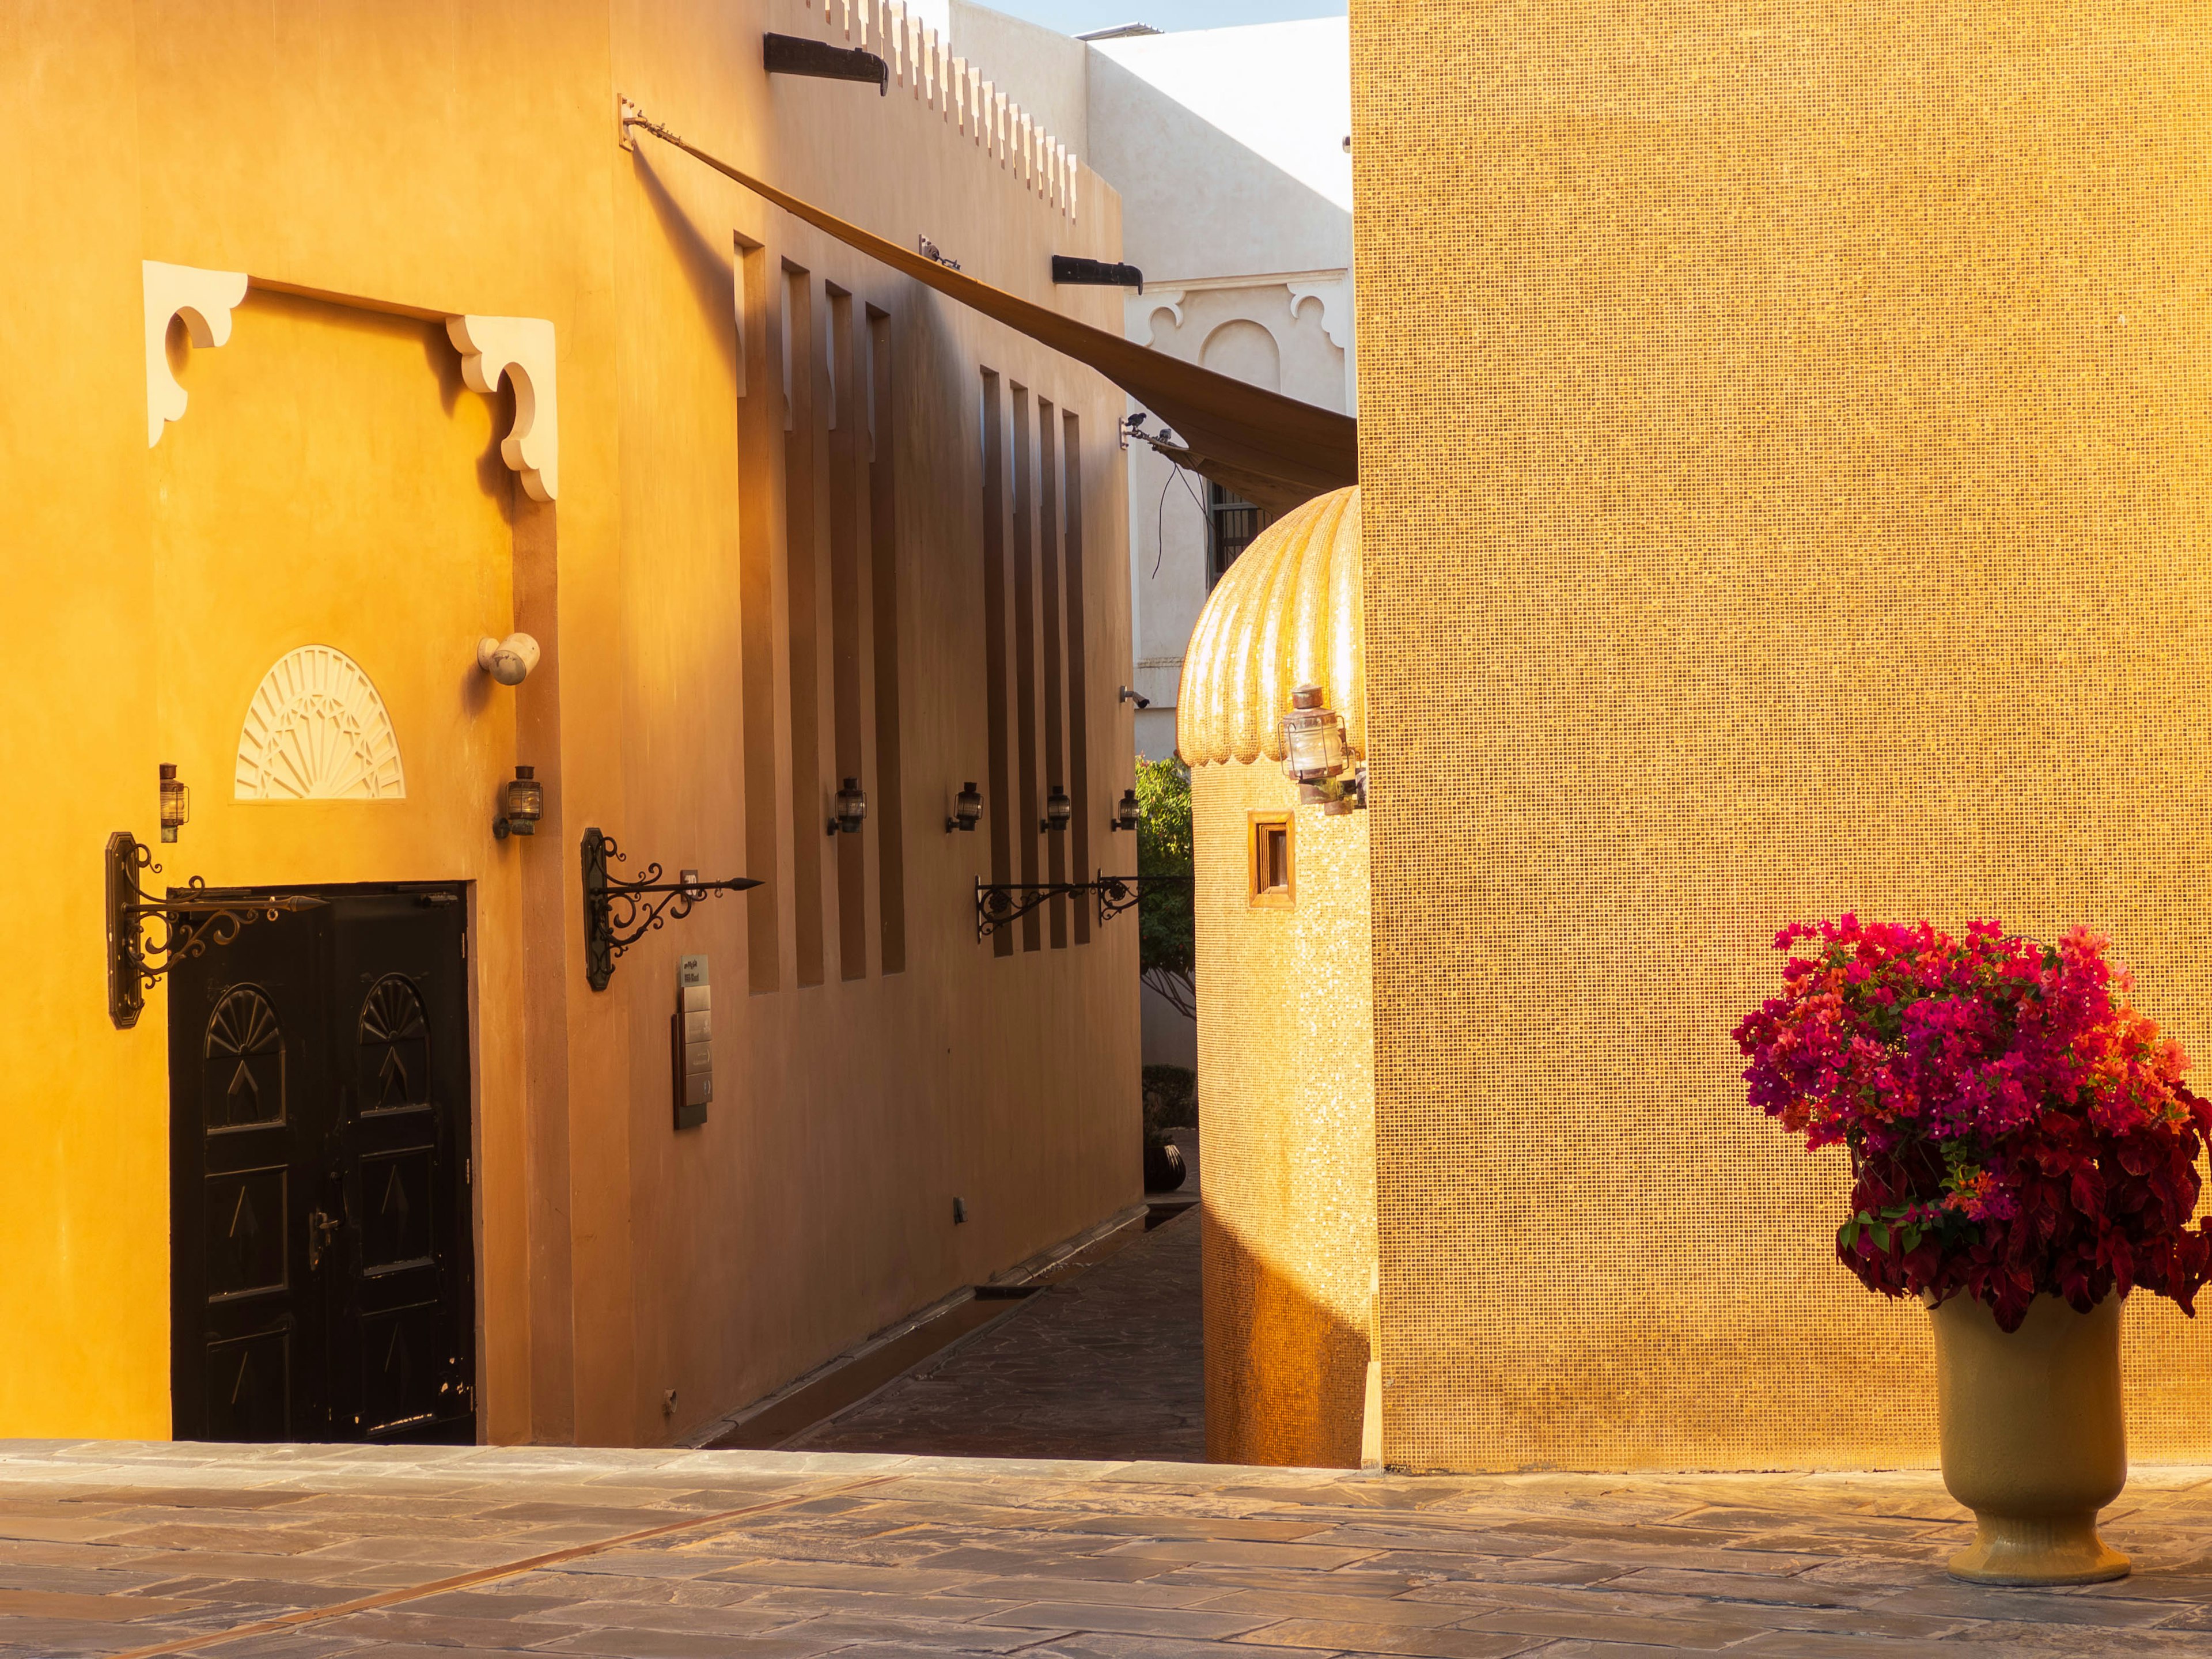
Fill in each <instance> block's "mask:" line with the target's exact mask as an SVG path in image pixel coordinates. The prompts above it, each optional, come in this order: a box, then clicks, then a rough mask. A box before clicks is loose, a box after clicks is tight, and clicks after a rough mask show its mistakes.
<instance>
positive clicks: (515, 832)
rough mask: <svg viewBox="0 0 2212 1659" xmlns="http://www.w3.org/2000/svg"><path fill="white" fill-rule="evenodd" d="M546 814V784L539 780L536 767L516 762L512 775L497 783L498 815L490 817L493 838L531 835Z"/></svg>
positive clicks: (497, 839)
mask: <svg viewBox="0 0 2212 1659" xmlns="http://www.w3.org/2000/svg"><path fill="white" fill-rule="evenodd" d="M544 816H545V786H544V784H542V783H540V782H538V769H537V768H536V767H534V766H518V767H516V768H515V769H514V775H513V777H512V778H509V779H508V780H507V781H506V782H505V783H503V784H501V786H500V790H499V815H498V816H497V817H495V818H493V819H492V821H491V833H492V838H493V839H494V840H495V841H505V840H506V839H507V837H508V836H534V835H536V834H537V833H538V819H540V818H542V817H544Z"/></svg>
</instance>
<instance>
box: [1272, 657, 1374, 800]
mask: <svg viewBox="0 0 2212 1659" xmlns="http://www.w3.org/2000/svg"><path fill="white" fill-rule="evenodd" d="M1321 698H1322V690H1321V687H1319V686H1318V685H1301V686H1299V687H1297V689H1296V690H1293V691H1292V692H1291V712H1290V713H1289V714H1285V715H1284V716H1283V775H1285V777H1288V778H1291V779H1292V780H1294V781H1296V782H1297V786H1298V799H1299V800H1300V801H1301V802H1303V803H1304V804H1306V805H1316V804H1318V805H1322V806H1323V807H1325V808H1326V809H1327V810H1328V811H1330V812H1331V813H1337V812H1349V811H1354V810H1355V809H1357V808H1358V807H1361V806H1364V805H1366V804H1367V791H1366V779H1365V776H1364V772H1365V769H1364V767H1363V768H1361V769H1359V771H1358V773H1354V771H1353V769H1352V754H1351V751H1350V750H1349V749H1347V748H1346V745H1345V741H1344V716H1343V715H1341V714H1338V713H1337V712H1336V711H1335V710H1334V709H1333V708H1324V707H1322V700H1321Z"/></svg>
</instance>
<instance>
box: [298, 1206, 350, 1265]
mask: <svg viewBox="0 0 2212 1659" xmlns="http://www.w3.org/2000/svg"><path fill="white" fill-rule="evenodd" d="M344 1225H345V1217H344V1216H343V1215H325V1214H324V1213H323V1212H321V1211H320V1210H311V1211H309V1212H307V1271H308V1272H309V1273H313V1272H314V1271H315V1269H316V1268H318V1267H321V1266H322V1265H323V1256H324V1255H325V1252H327V1251H328V1250H329V1249H331V1246H332V1243H333V1241H332V1239H331V1234H333V1233H335V1232H337V1230H338V1229H339V1228H341V1227H343V1226H344Z"/></svg>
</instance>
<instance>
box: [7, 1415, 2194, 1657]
mask: <svg viewBox="0 0 2212 1659" xmlns="http://www.w3.org/2000/svg"><path fill="white" fill-rule="evenodd" d="M2208 1498H2212V1469H2195V1470H2177V1469H2166V1470H2146V1471H2139V1472H2138V1473H2137V1474H2136V1480H2135V1482H2134V1484H2133V1485H2132V1486H2130V1489H2129V1491H2128V1492H2127V1493H2126V1494H2125V1495H2124V1498H2123V1501H2122V1502H2121V1503H2120V1504H2118V1505H2117V1506H2116V1507H2115V1508H2114V1509H2113V1510H2111V1511H2109V1512H2108V1514H2107V1527H2106V1529H2107V1533H2108V1535H2109V1536H2110V1538H2111V1539H2112V1541H2113V1542H2114V1543H2115V1544H2117V1545H2118V1546H2119V1547H2122V1548H2124V1549H2126V1550H2129V1551H2131V1552H2133V1553H2135V1556H2136V1561H2137V1563H2138V1565H2139V1567H2140V1568H2141V1569H2142V1570H2141V1571H2138V1573H2137V1574H2136V1577H2134V1578H2132V1579H2130V1580H2128V1581H2125V1582H2124V1583H2118V1584H2114V1585H2106V1586H2099V1587H2095V1588H2093V1589H2080V1590H2072V1591H2056V1592H2027V1591H2019V1590H1995V1589H1976V1588H1973V1587H1970V1586H1966V1585H1960V1584H1954V1583H1949V1582H1948V1581H1947V1580H1946V1579H1945V1578H1944V1577H1943V1575H1942V1566H1941V1563H1942V1558H1943V1556H1944V1554H1945V1553H1946V1552H1947V1551H1948V1550H1949V1549H1951V1548H1953V1547H1955V1546H1956V1545H1957V1544H1958V1543H1959V1542H1960V1540H1961V1537H1962V1534H1963V1525H1962V1522H1961V1518H1960V1515H1959V1512H1958V1511H1957V1510H1956V1509H1955V1508H1954V1506H1953V1505H1952V1504H1950V1503H1949V1502H1948V1500H1947V1499H1946V1498H1944V1496H1943V1493H1942V1488H1941V1486H1939V1485H1938V1483H1937V1481H1936V1478H1935V1477H1934V1476H1933V1475H1931V1474H1894V1475H1866V1474H1859V1475H1826V1476H1799V1477H1794V1478H1793V1477H1731V1476H1702V1477H1699V1476H1670V1477H1659V1478H1639V1479H1635V1480H1626V1479H1621V1478H1618V1477H1606V1476H1579V1477H1577V1476H1561V1475H1546V1476H1516V1477H1502V1478H1491V1479H1457V1478H1454V1479H1436V1478H1431V1479H1426V1480H1420V1479H1413V1478H1407V1477H1402V1476H1394V1477H1371V1478H1370V1477H1364V1476H1360V1475H1357V1474H1332V1473H1328V1472H1321V1471H1313V1470H1304V1471H1300V1470H1257V1469H1239V1468H1219V1467H1211V1466H1206V1465H1194V1464H1170V1463H1152V1464H1140V1463H1103V1462H1102V1463H1087V1464H1085V1463H1070V1464H1043V1463H1017V1462H969V1461H960V1460H951V1459H945V1460H924V1459H914V1458H898V1457H864V1456H829V1455H808V1454H797V1453H788V1452H592V1451H572V1450H564V1449H499V1448H476V1447H453V1448H437V1449H420V1450H386V1449H363V1448H317V1447H269V1448H249V1447H220V1448H219V1447H208V1446H189V1445H178V1446H169V1445H146V1446H133V1445H125V1444H117V1443H106V1444H100V1443H84V1444H75V1445H71V1444H30V1443H15V1444H13V1445H5V1444H0V1653H4V1654H9V1655H40V1656H60V1655H76V1654H106V1655H131V1656H137V1659H153V1656H155V1655H157V1654H170V1653H195V1654H207V1655H211V1656H216V1659H247V1656H253V1659H329V1656H338V1655H349V1656H351V1655H368V1654H374V1655H379V1656H384V1659H496V1656H506V1655H512V1654H513V1653H515V1652H518V1651H526V1652H532V1653H557V1654H583V1655H599V1656H608V1659H692V1656H699V1659H705V1656H714V1659H722V1656H737V1659H769V1656H775V1659H805V1656H811V1655H817V1654H827V1653H848V1654H854V1655H858V1656H876V1655H883V1656H890V1655H896V1654H953V1653H983V1654H1022V1655H1026V1656H1037V1659H1237V1656H1240V1655H1241V1656H1245V1659H1263V1656H1273V1659H1297V1656H1302V1655H1303V1656H1315V1655H1322V1654H1351V1653H1360V1654H1416V1655H1435V1656H1440V1659H1490V1656H1505V1655H1541V1656H1543V1659H1633V1656H1638V1655H1669V1656H1676V1659H1680V1656H1681V1655H1683V1654H1686V1653H1711V1652H1723V1653H1729V1654H1741V1655H1760V1656H1773V1655H1786V1656H1798V1659H1857V1656H1867V1659H1910V1656H1927V1659H1960V1656H1965V1655H1971V1654H1976V1653H1980V1654H1986V1655H2005V1656H2010V1659H2030V1656H2033V1655H2035V1654H2066V1655H2074V1654H2096V1655H2103V1654H2115V1655H2118V1654H2124V1655H2130V1656H2135V1655H2165V1654H2212V1607H2208V1605H2207V1601H2208V1597H2212V1505H2208V1502H2207V1500H2208Z"/></svg>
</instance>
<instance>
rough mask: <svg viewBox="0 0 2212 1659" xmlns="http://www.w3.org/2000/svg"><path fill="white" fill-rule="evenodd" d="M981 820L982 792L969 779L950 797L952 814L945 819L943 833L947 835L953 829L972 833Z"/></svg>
mask: <svg viewBox="0 0 2212 1659" xmlns="http://www.w3.org/2000/svg"><path fill="white" fill-rule="evenodd" d="M982 821H983V796H982V792H981V791H980V790H979V789H977V788H976V787H975V783H974V781H972V780H971V781H969V782H966V783H963V784H962V785H961V786H960V793H958V794H957V795H955V796H954V797H953V798H952V816H951V817H949V818H947V819H945V834H946V835H948V836H949V835H951V833H952V832H953V831H954V830H955V829H965V830H968V831H969V832H971V833H972V832H973V831H974V829H975V826H976V825H977V824H979V823H981V822H982Z"/></svg>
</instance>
